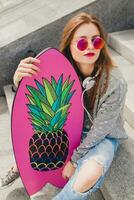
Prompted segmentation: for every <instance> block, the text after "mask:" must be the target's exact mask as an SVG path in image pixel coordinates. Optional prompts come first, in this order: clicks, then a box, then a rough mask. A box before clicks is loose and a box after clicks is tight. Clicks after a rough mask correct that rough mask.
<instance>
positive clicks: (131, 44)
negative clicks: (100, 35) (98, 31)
mask: <svg viewBox="0 0 134 200" xmlns="http://www.w3.org/2000/svg"><path fill="white" fill-rule="evenodd" d="M108 43H109V45H110V46H111V47H112V48H113V49H114V50H116V51H117V52H118V53H119V54H120V55H122V56H123V57H124V58H126V59H128V60H129V61H130V62H131V63H133V64H134V29H132V30H124V31H119V32H114V33H110V34H109V40H108Z"/></svg>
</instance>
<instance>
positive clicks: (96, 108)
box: [14, 13, 127, 200]
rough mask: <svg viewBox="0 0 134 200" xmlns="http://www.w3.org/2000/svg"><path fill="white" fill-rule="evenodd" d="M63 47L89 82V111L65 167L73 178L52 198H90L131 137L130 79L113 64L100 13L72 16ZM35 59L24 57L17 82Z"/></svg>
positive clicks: (30, 69)
mask: <svg viewBox="0 0 134 200" xmlns="http://www.w3.org/2000/svg"><path fill="white" fill-rule="evenodd" d="M59 49H60V51H61V52H62V53H63V54H64V55H65V56H66V57H67V58H68V59H69V60H70V62H71V63H72V65H73V66H74V69H75V70H76V72H77V74H78V76H79V78H80V80H81V83H85V87H86V88H87V91H86V93H85V95H84V104H85V107H86V111H87V113H86V114H85V122H84V129H83V133H82V138H81V143H80V145H79V147H78V148H77V149H76V150H75V151H74V152H73V155H72V157H71V160H70V161H69V162H67V164H66V165H65V167H64V169H63V172H62V175H63V178H65V179H68V183H67V184H66V185H65V187H64V188H63V189H62V190H61V192H60V193H59V194H58V195H57V196H56V197H54V198H53V200H61V199H63V200H68V199H69V200H86V199H89V196H90V194H91V193H92V192H94V191H96V190H97V189H98V188H100V187H101V185H102V184H103V182H104V178H105V176H106V174H107V172H108V169H109V167H110V165H111V163H112V160H113V158H114V156H115V154H116V151H117V148H118V146H119V144H120V143H121V142H122V141H123V140H124V139H127V135H126V133H125V130H124V128H123V108H124V103H125V96H126V91H127V84H126V82H125V80H124V78H123V77H122V75H121V73H120V72H119V70H118V67H116V66H114V64H113V63H112V60H111V58H110V55H109V53H108V49H107V43H106V34H105V32H104V30H103V27H102V25H101V23H100V21H99V20H98V19H97V18H96V17H95V16H91V15H89V14H86V13H80V14H78V15H76V16H75V17H73V18H72V19H71V20H70V21H69V22H68V23H67V25H66V26H65V28H64V30H63V34H62V38H61V43H60V48H59ZM33 62H34V63H35V64H36V63H38V62H39V60H37V59H35V58H32V57H29V58H26V59H24V60H22V61H21V62H20V64H19V66H18V68H17V70H16V72H15V75H14V84H15V85H16V87H18V84H19V82H20V80H21V79H22V78H23V77H25V76H32V75H34V74H37V73H38V71H39V69H38V67H37V66H36V65H33ZM86 80H87V81H86ZM89 80H92V87H91V88H90V86H91V81H89ZM93 80H94V82H93ZM93 83H94V84H93Z"/></svg>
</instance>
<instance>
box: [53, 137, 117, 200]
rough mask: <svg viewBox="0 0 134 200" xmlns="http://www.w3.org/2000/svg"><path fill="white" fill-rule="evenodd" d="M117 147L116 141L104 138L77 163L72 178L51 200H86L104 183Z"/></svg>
mask: <svg viewBox="0 0 134 200" xmlns="http://www.w3.org/2000/svg"><path fill="white" fill-rule="evenodd" d="M118 145H119V142H118V140H116V139H110V138H105V139H104V140H103V141H101V142H100V143H99V144H98V145H96V146H95V147H93V148H91V149H90V150H89V152H88V153H87V154H86V155H85V156H84V157H83V158H81V159H80V160H79V161H78V167H77V169H76V172H75V174H74V175H73V177H72V178H71V179H70V180H69V181H68V183H67V184H66V185H65V187H64V188H63V189H62V191H61V192H60V193H59V194H58V195H57V196H56V197H55V198H54V199H53V200H61V199H62V200H68V199H69V200H87V199H89V196H90V194H91V193H92V192H95V191H96V190H97V189H98V188H100V187H101V185H102V184H103V182H104V178H105V175H106V173H107V171H108V169H109V167H110V165H111V163H112V160H113V158H114V155H115V152H116V150H117V147H118Z"/></svg>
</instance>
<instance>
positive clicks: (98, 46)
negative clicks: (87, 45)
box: [93, 37, 104, 49]
mask: <svg viewBox="0 0 134 200" xmlns="http://www.w3.org/2000/svg"><path fill="white" fill-rule="evenodd" d="M93 45H94V48H95V49H102V48H103V47H104V40H103V39H102V38H100V37H97V38H95V39H94V41H93Z"/></svg>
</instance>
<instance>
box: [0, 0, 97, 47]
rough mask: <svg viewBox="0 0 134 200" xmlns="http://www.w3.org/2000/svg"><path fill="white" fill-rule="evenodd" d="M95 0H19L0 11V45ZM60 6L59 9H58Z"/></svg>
mask: <svg viewBox="0 0 134 200" xmlns="http://www.w3.org/2000/svg"><path fill="white" fill-rule="evenodd" d="M94 1H96V0H84V1H83V0H77V3H76V2H75V1H72V0H68V1H61V0H57V1H54V0H51V1H49V0H45V1H42V0H29V1H28V0H25V1H24V0H23V1H22V0H20V3H16V2H15V3H16V6H15V3H13V2H11V5H12V4H14V6H12V7H11V6H10V9H7V10H6V11H5V12H1V13H0V19H1V21H0V47H3V46H5V45H7V44H9V43H11V42H13V41H15V40H17V39H19V38H21V37H23V36H25V35H27V34H28V33H31V32H33V31H35V30H37V29H39V28H41V27H43V26H46V25H48V24H50V23H52V22H54V21H56V20H57V19H60V18H62V17H64V16H66V15H67V14H69V13H72V12H74V11H76V10H78V9H80V8H82V7H84V6H87V5H89V4H91V3H93V2H94ZM59 8H60V9H59Z"/></svg>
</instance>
